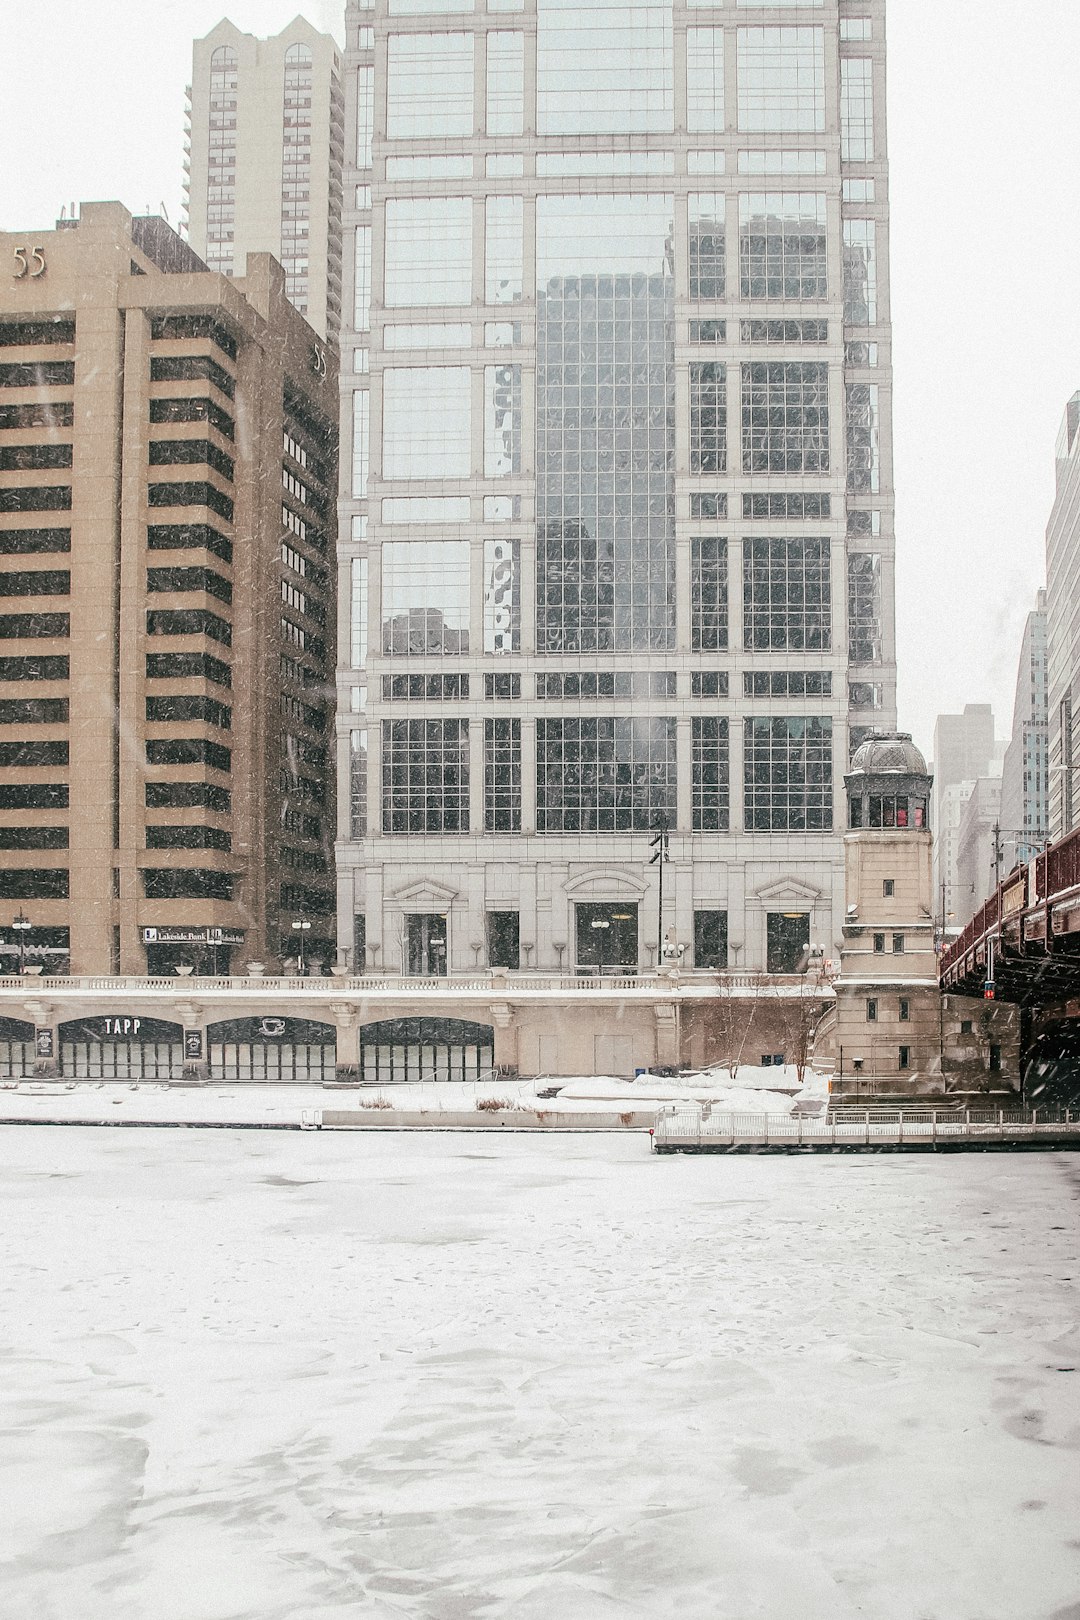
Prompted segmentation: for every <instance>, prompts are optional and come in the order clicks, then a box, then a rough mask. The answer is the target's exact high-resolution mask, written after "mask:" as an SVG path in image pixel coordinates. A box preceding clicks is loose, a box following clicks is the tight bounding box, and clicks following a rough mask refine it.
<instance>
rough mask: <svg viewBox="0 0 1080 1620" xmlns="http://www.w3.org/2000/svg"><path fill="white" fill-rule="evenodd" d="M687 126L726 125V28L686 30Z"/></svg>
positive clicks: (712, 127) (714, 127)
mask: <svg viewBox="0 0 1080 1620" xmlns="http://www.w3.org/2000/svg"><path fill="white" fill-rule="evenodd" d="M686 127H687V129H688V130H691V131H697V130H703V131H713V130H715V131H717V132H722V131H723V128H724V30H723V29H722V28H688V29H687V30H686Z"/></svg>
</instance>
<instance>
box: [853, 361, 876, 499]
mask: <svg viewBox="0 0 1080 1620" xmlns="http://www.w3.org/2000/svg"><path fill="white" fill-rule="evenodd" d="M847 487H848V489H849V490H851V491H852V493H854V494H859V495H876V494H877V493H878V492H879V490H880V489H881V438H880V432H879V422H878V388H877V384H876V383H849V384H848V387H847Z"/></svg>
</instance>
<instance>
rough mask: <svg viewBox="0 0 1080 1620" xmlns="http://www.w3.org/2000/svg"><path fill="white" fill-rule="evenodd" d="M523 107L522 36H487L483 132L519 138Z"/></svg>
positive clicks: (523, 55)
mask: <svg viewBox="0 0 1080 1620" xmlns="http://www.w3.org/2000/svg"><path fill="white" fill-rule="evenodd" d="M524 105H525V35H524V34H519V33H502V32H501V31H500V32H498V33H495V32H493V33H490V34H488V36H487V132H488V134H489V135H520V134H521V132H522V125H523V119H524Z"/></svg>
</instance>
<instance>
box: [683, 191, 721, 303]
mask: <svg viewBox="0 0 1080 1620" xmlns="http://www.w3.org/2000/svg"><path fill="white" fill-rule="evenodd" d="M687 204H688V227H687V229H688V233H689V234H688V260H689V267H690V297H691V298H692V299H694V300H698V299H708V298H723V297H724V295H725V292H726V291H727V266H726V258H725V246H726V242H727V228H726V224H725V210H726V204H727V199H726V197H725V196H724V194H723V192H702V191H695V192H691V193H690V196H689V197H688V198H687Z"/></svg>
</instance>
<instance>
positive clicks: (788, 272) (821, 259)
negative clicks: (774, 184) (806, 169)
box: [739, 191, 828, 299]
mask: <svg viewBox="0 0 1080 1620" xmlns="http://www.w3.org/2000/svg"><path fill="white" fill-rule="evenodd" d="M826 218H827V214H826V203H825V197H824V195H821V194H815V193H807V192H778V191H777V192H744V194H743V195H742V196H741V197H740V198H739V278H740V288H741V292H742V295H743V297H744V298H770V299H772V298H798V299H806V298H826V297H828V245H827V242H826V235H825V223H826Z"/></svg>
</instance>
